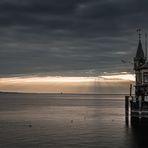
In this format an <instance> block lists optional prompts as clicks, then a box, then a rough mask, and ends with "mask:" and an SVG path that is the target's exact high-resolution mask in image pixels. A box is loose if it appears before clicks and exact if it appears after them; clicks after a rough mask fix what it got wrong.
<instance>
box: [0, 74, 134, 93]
mask: <svg viewBox="0 0 148 148" xmlns="http://www.w3.org/2000/svg"><path fill="white" fill-rule="evenodd" d="M133 82H134V75H132V74H124V73H121V74H116V75H115V74H112V75H105V76H98V77H51V76H44V77H39V76H30V77H11V78H10V77H9V78H0V91H7V92H9V91H10V92H11V91H12V92H39V93H59V92H64V93H110V92H121V93H122V92H126V89H127V87H128V85H129V83H133ZM119 89H120V90H119Z"/></svg>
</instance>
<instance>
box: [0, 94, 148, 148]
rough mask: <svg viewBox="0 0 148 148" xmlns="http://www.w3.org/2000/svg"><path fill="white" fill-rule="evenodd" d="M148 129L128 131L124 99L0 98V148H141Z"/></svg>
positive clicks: (103, 96)
mask: <svg viewBox="0 0 148 148" xmlns="http://www.w3.org/2000/svg"><path fill="white" fill-rule="evenodd" d="M138 123H139V121H138ZM147 125H148V124H145V126H141V125H140V126H139V124H138V127H137V125H136V128H135V126H134V127H133V126H131V125H130V123H129V126H128V127H127V126H126V124H125V116H124V96H123V95H72V94H0V133H1V134H0V147H2V148H20V147H21V148H49V147H51V148H113V147H114V148H136V147H137V148H138V147H139V148H140V147H142V148H143V147H148V144H147V139H148V132H147V128H148V126H147Z"/></svg>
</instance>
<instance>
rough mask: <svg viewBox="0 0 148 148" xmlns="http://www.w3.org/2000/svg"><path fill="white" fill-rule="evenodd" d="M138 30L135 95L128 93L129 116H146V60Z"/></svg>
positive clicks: (147, 114) (147, 81)
mask: <svg viewBox="0 0 148 148" xmlns="http://www.w3.org/2000/svg"><path fill="white" fill-rule="evenodd" d="M138 32H139V43H138V48H137V53H136V56H135V58H134V70H135V77H136V82H135V96H131V95H130V98H131V99H130V106H131V117H138V118H143V117H145V118H148V62H147V61H146V60H147V58H146V56H145V54H144V51H143V48H142V43H141V33H140V29H138Z"/></svg>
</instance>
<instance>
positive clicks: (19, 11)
mask: <svg viewBox="0 0 148 148" xmlns="http://www.w3.org/2000/svg"><path fill="white" fill-rule="evenodd" d="M147 7H148V1H147V0H142V1H140V0H0V76H1V77H4V76H13V75H32V74H36V75H51V76H97V75H101V74H103V73H104V72H124V71H127V72H131V71H132V65H130V64H125V63H122V62H121V60H122V59H124V60H127V61H132V58H133V56H134V55H135V52H136V48H137V41H138V38H137V33H136V28H137V27H141V28H142V29H143V36H144V32H145V31H147V27H148V20H147V16H148V8H147ZM143 40H144V39H143ZM143 45H144V44H143Z"/></svg>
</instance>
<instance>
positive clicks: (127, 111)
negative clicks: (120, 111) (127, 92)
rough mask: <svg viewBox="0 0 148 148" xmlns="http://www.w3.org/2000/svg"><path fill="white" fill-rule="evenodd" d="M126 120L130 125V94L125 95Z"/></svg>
mask: <svg viewBox="0 0 148 148" xmlns="http://www.w3.org/2000/svg"><path fill="white" fill-rule="evenodd" d="M125 122H126V125H127V126H128V123H129V96H125Z"/></svg>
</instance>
